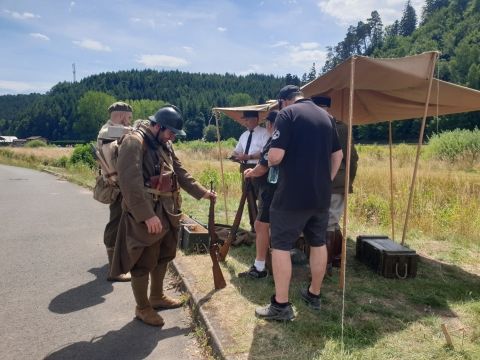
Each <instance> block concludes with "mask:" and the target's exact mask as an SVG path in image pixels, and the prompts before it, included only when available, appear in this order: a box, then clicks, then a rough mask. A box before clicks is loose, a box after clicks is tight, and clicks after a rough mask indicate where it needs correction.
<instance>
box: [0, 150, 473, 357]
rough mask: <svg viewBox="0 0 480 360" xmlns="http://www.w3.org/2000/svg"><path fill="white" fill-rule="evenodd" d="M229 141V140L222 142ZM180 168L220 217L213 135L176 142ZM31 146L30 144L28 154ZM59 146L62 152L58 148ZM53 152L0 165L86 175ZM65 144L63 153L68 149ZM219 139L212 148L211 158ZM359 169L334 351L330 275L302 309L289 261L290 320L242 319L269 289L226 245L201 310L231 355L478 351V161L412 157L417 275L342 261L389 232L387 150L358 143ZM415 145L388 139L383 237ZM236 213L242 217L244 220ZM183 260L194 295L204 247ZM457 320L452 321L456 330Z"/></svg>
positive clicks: (16, 153) (405, 184)
mask: <svg viewBox="0 0 480 360" xmlns="http://www.w3.org/2000/svg"><path fill="white" fill-rule="evenodd" d="M230 145H231V144H229V146H230ZM176 149H177V154H178V155H179V157H180V158H181V159H182V161H183V163H184V165H185V167H186V168H187V169H188V170H189V171H190V172H191V173H192V174H193V175H194V176H195V177H196V178H197V179H198V180H200V181H201V182H202V183H203V184H204V185H208V184H209V183H210V181H214V183H215V187H216V189H217V191H219V192H220V193H221V194H220V198H219V201H218V202H217V207H216V220H217V222H227V220H226V216H225V205H224V200H223V192H222V191H221V189H222V186H221V184H222V178H221V176H220V171H219V169H220V162H219V160H218V148H217V146H216V144H202V143H200V142H195V143H190V144H178V146H177V147H176ZM39 151H42V153H39ZM64 151H67V153H64ZM68 151H69V150H65V149H56V148H44V149H29V150H27V149H0V162H2V163H9V164H14V165H21V166H30V167H34V168H41V167H47V168H53V169H55V170H56V171H57V172H62V173H64V174H65V175H66V176H69V177H71V178H73V179H75V181H76V182H78V183H82V184H88V185H92V184H93V177H94V171H92V170H90V169H87V168H85V167H81V166H75V167H72V166H69V165H68V164H64V165H65V166H63V167H58V165H59V164H60V165H63V163H62V161H59V158H61V157H62V156H68ZM70 151H71V150H70ZM229 151H230V148H227V147H224V149H223V154H222V158H226V157H227V154H228V152H229ZM358 152H359V155H360V161H359V170H358V175H357V179H356V181H355V184H354V191H355V192H354V194H352V195H351V196H350V198H349V214H350V217H349V226H348V236H349V238H350V239H349V241H348V251H347V253H348V258H347V273H346V277H347V279H346V286H345V303H344V304H345V308H344V309H345V312H344V321H343V352H342V336H341V334H342V296H343V294H342V292H341V291H340V290H339V288H338V273H334V276H333V277H332V278H328V279H327V280H326V281H325V283H324V288H323V289H322V296H323V308H322V311H321V312H320V313H318V314H317V313H314V312H312V311H310V310H309V309H308V308H306V307H305V306H304V305H303V303H302V302H301V300H300V298H299V295H298V290H299V289H300V287H301V286H304V285H305V284H306V283H307V282H308V277H307V273H306V271H305V269H304V268H301V267H295V268H294V279H293V281H292V288H291V294H292V298H291V301H292V303H293V304H294V306H295V308H296V311H297V319H296V320H295V321H294V322H293V323H291V324H277V323H268V322H265V321H263V320H258V319H256V318H255V317H254V315H253V311H254V309H255V307H256V306H259V305H263V304H265V303H266V302H267V301H268V299H269V297H270V295H271V294H272V292H273V282H272V280H271V278H270V277H269V278H267V279H265V280H264V281H259V282H253V281H248V280H246V279H239V278H237V277H236V274H237V273H238V272H239V271H242V270H244V269H246V268H248V267H249V266H250V264H251V263H252V261H253V258H254V247H253V246H252V247H247V246H240V247H238V248H232V249H231V251H230V253H229V255H230V256H229V257H228V261H227V262H226V263H225V264H224V265H222V268H223V271H224V274H225V277H226V278H227V282H228V283H229V286H228V287H227V288H226V289H224V290H222V291H220V292H218V293H215V295H214V296H212V298H211V299H210V300H209V302H208V305H209V308H210V309H215V310H216V311H217V312H222V313H224V314H228V316H224V318H223V321H222V324H223V326H224V327H225V329H226V331H230V335H231V346H230V347H229V348H228V352H229V353H230V354H231V355H238V354H244V355H245V354H246V355H245V356H246V357H245V358H249V359H275V358H281V359H297V360H298V359H320V358H321V359H341V358H342V359H479V358H480V264H479V261H478V259H479V255H480V235H479V234H480V201H479V200H480V164H479V163H471V162H468V163H467V162H465V163H462V162H461V161H460V162H456V163H449V162H443V161H438V160H434V159H433V158H432V157H431V156H430V155H429V154H428V152H425V154H424V155H422V158H421V161H420V168H419V172H418V179H417V182H416V187H415V197H414V202H413V208H412V212H411V218H410V221H409V230H408V232H407V236H406V243H407V245H408V246H409V247H411V248H413V249H415V250H416V251H417V252H419V253H420V254H421V255H422V257H421V261H420V264H419V268H418V273H417V277H416V278H415V279H410V280H403V281H400V280H389V279H384V278H382V277H380V276H378V275H376V274H374V273H373V272H371V271H370V270H369V269H368V268H367V267H366V266H364V265H363V264H360V263H358V262H357V261H356V260H355V259H354V252H355V250H354V247H355V241H354V240H352V239H355V238H356V236H357V235H359V234H385V235H389V236H391V221H390V208H389V206H390V205H389V204H390V183H389V162H388V147H385V146H374V145H369V146H358ZM414 158H415V147H412V146H407V145H398V146H395V147H394V157H393V159H394V214H395V220H394V223H395V240H397V241H399V239H400V238H401V232H402V226H403V223H404V221H405V209H406V204H407V200H408V191H409V186H410V182H411V176H412V172H413V162H414ZM223 166H224V175H225V176H224V181H225V184H226V191H225V192H226V195H227V208H228V222H229V223H231V222H232V220H233V216H234V212H235V210H236V206H237V202H238V199H239V197H240V175H239V173H238V168H237V165H236V164H234V163H231V162H229V161H224V162H223ZM207 207H208V202H206V201H196V200H193V199H192V198H191V197H190V196H188V195H185V196H184V197H183V208H184V211H185V212H186V213H187V214H189V215H191V216H193V217H195V218H197V219H198V220H200V221H202V222H204V223H206V222H207V213H208V208H207ZM247 218H248V217H247V216H244V221H243V223H242V225H243V227H244V228H247V229H248V227H249V226H248V224H247ZM179 259H180V260H181V261H184V262H186V263H187V264H188V263H190V264H192V268H195V277H197V278H198V284H197V286H198V288H199V291H200V292H201V293H205V294H208V293H211V290H212V281H211V270H210V269H211V264H210V262H209V261H210V260H209V257H208V256H206V255H188V256H187V255H185V254H180V256H179ZM442 323H445V324H447V327H448V328H449V329H450V330H456V331H452V339H453V343H454V348H450V347H447V346H446V345H445V338H444V336H443V333H442V331H441V324H442ZM459 329H461V330H459Z"/></svg>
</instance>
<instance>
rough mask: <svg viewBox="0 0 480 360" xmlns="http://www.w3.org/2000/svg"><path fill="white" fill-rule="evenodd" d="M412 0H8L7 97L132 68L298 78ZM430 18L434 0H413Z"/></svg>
mask: <svg viewBox="0 0 480 360" xmlns="http://www.w3.org/2000/svg"><path fill="white" fill-rule="evenodd" d="M405 3H406V0H343V1H341V0H198V1H193V0H181V1H174V0H170V1H164V0H136V1H135V0H110V1H107V0H96V1H94V0H75V1H71V0H65V1H64V0H43V1H42V0H0V54H1V55H0V95H5V94H25V93H31V92H40V93H44V92H46V91H48V90H49V89H50V88H51V87H52V86H53V85H55V84H56V83H58V82H61V81H73V71H72V64H75V69H76V74H75V75H76V80H77V81H79V80H81V79H82V78H85V77H88V76H90V75H94V74H99V73H102V72H112V71H119V70H131V69H139V70H142V69H155V70H159V71H161V70H176V69H178V70H180V71H187V72H196V73H198V72H201V73H220V74H224V73H227V72H228V73H230V74H232V73H233V74H237V75H246V74H249V73H262V74H274V75H277V76H285V75H286V74H287V73H290V74H294V75H298V76H299V77H300V76H301V75H302V74H303V73H304V72H307V73H308V72H309V71H310V69H311V67H312V64H313V63H315V64H316V68H317V70H319V69H321V67H322V66H323V64H324V62H325V58H326V54H327V50H326V47H327V46H334V45H336V44H337V43H338V42H339V41H342V40H343V38H344V37H345V34H346V31H347V28H348V26H349V25H356V24H357V22H358V21H366V19H367V18H369V17H370V13H371V12H372V11H373V10H377V11H378V12H379V13H380V16H381V18H382V21H383V24H384V26H385V25H388V24H391V23H392V22H393V21H395V20H399V19H400V18H401V16H402V11H403V9H404V7H405ZM411 4H412V6H414V8H415V9H416V10H417V17H418V18H420V15H421V7H422V6H423V4H424V0H411Z"/></svg>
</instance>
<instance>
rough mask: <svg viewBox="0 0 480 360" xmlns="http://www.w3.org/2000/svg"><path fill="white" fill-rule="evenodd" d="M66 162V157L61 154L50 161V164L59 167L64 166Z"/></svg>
mask: <svg viewBox="0 0 480 360" xmlns="http://www.w3.org/2000/svg"><path fill="white" fill-rule="evenodd" d="M67 164H68V157H66V156H62V157H61V158H59V159H55V160H53V162H52V166H55V167H59V168H66V167H67Z"/></svg>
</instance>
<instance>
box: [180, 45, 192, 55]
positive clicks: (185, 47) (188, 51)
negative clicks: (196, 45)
mask: <svg viewBox="0 0 480 360" xmlns="http://www.w3.org/2000/svg"><path fill="white" fill-rule="evenodd" d="M182 49H183V50H185V52H187V53H189V54H193V52H194V50H193V48H192V47H191V46H182Z"/></svg>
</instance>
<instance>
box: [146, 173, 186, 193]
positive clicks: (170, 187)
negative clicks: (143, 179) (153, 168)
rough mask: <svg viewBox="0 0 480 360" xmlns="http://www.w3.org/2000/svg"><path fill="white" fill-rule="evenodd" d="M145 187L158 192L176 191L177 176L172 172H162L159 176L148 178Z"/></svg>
mask: <svg viewBox="0 0 480 360" xmlns="http://www.w3.org/2000/svg"><path fill="white" fill-rule="evenodd" d="M146 185H147V187H149V188H151V189H154V190H157V191H159V192H162V193H163V192H174V191H177V190H178V181H177V175H176V174H175V173H174V172H173V171H165V172H162V174H161V175H155V176H151V177H150V181H149V183H148V184H146Z"/></svg>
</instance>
